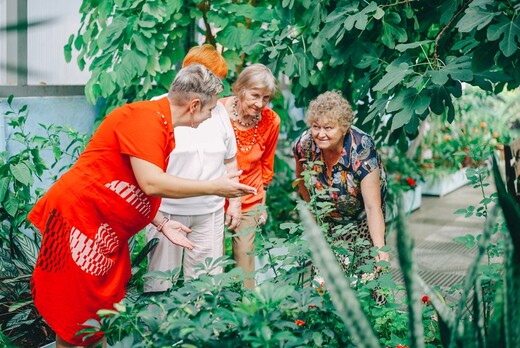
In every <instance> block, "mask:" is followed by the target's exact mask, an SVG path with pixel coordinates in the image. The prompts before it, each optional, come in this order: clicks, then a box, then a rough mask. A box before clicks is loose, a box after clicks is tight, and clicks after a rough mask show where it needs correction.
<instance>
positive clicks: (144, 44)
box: [132, 32, 155, 55]
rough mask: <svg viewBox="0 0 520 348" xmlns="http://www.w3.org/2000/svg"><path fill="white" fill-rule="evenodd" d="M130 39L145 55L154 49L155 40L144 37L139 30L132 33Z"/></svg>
mask: <svg viewBox="0 0 520 348" xmlns="http://www.w3.org/2000/svg"><path fill="white" fill-rule="evenodd" d="M132 41H133V42H134V43H135V48H136V49H137V50H138V51H139V52H141V53H143V54H145V55H150V54H152V53H153V52H154V51H155V40H153V39H152V40H150V39H145V38H144V37H143V36H142V35H141V34H140V33H139V32H135V33H134V34H133V35H132Z"/></svg>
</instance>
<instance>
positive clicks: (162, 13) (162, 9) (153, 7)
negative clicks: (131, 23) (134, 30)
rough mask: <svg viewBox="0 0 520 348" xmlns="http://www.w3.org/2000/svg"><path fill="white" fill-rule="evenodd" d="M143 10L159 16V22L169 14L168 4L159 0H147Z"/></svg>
mask: <svg viewBox="0 0 520 348" xmlns="http://www.w3.org/2000/svg"><path fill="white" fill-rule="evenodd" d="M143 12H144V13H147V14H149V15H151V16H152V17H154V18H157V21H158V22H159V23H160V22H162V21H164V20H165V19H167V15H168V13H167V9H166V6H165V5H164V4H163V3H161V2H159V1H156V2H152V1H147V2H145V4H144V5H143Z"/></svg>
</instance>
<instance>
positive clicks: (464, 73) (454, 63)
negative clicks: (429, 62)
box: [430, 56, 473, 85]
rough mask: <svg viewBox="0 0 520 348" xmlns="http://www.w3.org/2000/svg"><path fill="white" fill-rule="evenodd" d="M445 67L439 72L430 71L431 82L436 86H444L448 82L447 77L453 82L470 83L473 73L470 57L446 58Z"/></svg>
mask: <svg viewBox="0 0 520 348" xmlns="http://www.w3.org/2000/svg"><path fill="white" fill-rule="evenodd" d="M446 62H447V64H446V66H444V67H442V68H440V69H439V70H431V71H430V74H431V77H432V82H433V83H435V84H437V85H444V84H446V83H447V82H448V79H449V77H451V78H452V79H453V80H459V81H471V80H473V71H472V70H471V57H467V56H461V57H453V56H450V57H448V58H446Z"/></svg>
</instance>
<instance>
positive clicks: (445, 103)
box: [428, 85, 455, 119]
mask: <svg viewBox="0 0 520 348" xmlns="http://www.w3.org/2000/svg"><path fill="white" fill-rule="evenodd" d="M428 89H429V90H430V91H431V102H430V108H431V110H432V111H433V112H434V113H436V114H437V115H442V114H443V113H444V112H445V110H446V109H448V114H449V118H451V119H453V118H454V117H455V107H454V106H453V101H452V100H451V93H450V92H449V90H448V88H447V87H445V86H439V85H433V86H430V87H428Z"/></svg>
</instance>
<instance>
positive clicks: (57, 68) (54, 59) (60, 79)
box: [27, 0, 90, 85]
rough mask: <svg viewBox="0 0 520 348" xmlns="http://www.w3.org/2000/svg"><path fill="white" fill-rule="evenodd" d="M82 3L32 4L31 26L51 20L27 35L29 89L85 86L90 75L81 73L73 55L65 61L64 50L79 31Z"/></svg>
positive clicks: (56, 0) (61, 0)
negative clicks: (50, 86)
mask: <svg viewBox="0 0 520 348" xmlns="http://www.w3.org/2000/svg"><path fill="white" fill-rule="evenodd" d="M81 2H82V1H81V0H45V1H41V0H28V1H27V8H28V13H27V17H28V22H29V23H31V22H34V21H42V20H50V21H49V22H46V23H44V24H42V25H37V26H33V27H30V28H29V30H28V32H27V56H28V58H27V60H28V62H27V63H28V64H27V68H28V76H27V80H28V84H29V85H42V84H46V85H84V84H85V83H86V82H87V80H88V78H89V77H90V73H89V72H88V70H87V69H85V70H84V71H80V70H79V68H78V65H77V63H76V56H77V53H76V52H73V57H72V60H71V62H70V63H67V62H66V61H65V55H64V53H63V52H64V51H63V47H64V46H65V44H66V43H67V42H68V39H69V36H70V35H71V34H75V33H76V32H77V30H78V28H79V25H80V20H81V14H80V13H79V8H80V6H81Z"/></svg>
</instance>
